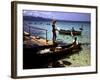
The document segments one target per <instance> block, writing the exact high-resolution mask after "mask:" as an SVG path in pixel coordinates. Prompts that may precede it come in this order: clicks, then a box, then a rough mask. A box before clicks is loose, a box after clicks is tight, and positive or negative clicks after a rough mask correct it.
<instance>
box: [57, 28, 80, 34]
mask: <svg viewBox="0 0 100 80" xmlns="http://www.w3.org/2000/svg"><path fill="white" fill-rule="evenodd" d="M59 34H65V35H81V31H71V30H62V29H61V30H59Z"/></svg>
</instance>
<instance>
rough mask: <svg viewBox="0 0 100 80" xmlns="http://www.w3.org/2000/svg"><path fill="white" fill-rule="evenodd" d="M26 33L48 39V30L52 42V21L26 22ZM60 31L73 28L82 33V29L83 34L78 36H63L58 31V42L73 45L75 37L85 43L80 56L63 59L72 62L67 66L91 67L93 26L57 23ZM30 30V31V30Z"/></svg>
mask: <svg viewBox="0 0 100 80" xmlns="http://www.w3.org/2000/svg"><path fill="white" fill-rule="evenodd" d="M23 25H24V28H23V29H24V31H27V32H29V33H30V34H31V35H34V36H39V37H41V38H46V30H47V39H48V40H52V23H51V22H50V21H24V22H23ZM55 26H56V28H57V29H58V30H60V29H64V30H71V29H72V27H74V29H75V30H76V31H80V28H81V27H82V28H83V30H82V34H81V35H78V36H71V35H61V34H59V32H58V31H56V33H57V40H58V41H63V42H64V43H72V42H73V39H74V37H77V39H78V42H79V43H83V45H82V48H83V49H82V51H80V52H79V53H78V54H74V55H72V56H70V57H69V58H65V59H63V60H64V61H69V62H71V65H66V64H65V65H66V66H74V67H75V66H89V65H90V63H91V54H90V53H91V52H90V49H91V48H90V47H91V46H90V44H91V25H90V23H88V22H71V21H70V22H69V21H57V23H56V24H55ZM29 29H30V30H29Z"/></svg>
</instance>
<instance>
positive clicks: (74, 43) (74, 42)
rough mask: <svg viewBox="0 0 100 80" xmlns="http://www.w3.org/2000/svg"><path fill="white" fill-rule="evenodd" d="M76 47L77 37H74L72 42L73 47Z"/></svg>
mask: <svg viewBox="0 0 100 80" xmlns="http://www.w3.org/2000/svg"><path fill="white" fill-rule="evenodd" d="M77 45H78V41H77V37H75V38H74V40H73V46H77Z"/></svg>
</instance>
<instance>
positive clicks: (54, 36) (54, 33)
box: [52, 20, 57, 44]
mask: <svg viewBox="0 0 100 80" xmlns="http://www.w3.org/2000/svg"><path fill="white" fill-rule="evenodd" d="M55 24H56V20H53V21H52V33H53V39H52V40H53V44H54V43H55V42H56V37H57V35H56V26H55Z"/></svg>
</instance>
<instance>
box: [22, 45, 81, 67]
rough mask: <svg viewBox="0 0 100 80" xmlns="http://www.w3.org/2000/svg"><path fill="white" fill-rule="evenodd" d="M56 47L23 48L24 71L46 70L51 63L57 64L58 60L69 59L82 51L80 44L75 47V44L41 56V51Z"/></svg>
mask: <svg viewBox="0 0 100 80" xmlns="http://www.w3.org/2000/svg"><path fill="white" fill-rule="evenodd" d="M52 47H56V46H52V45H50V46H40V47H34V48H23V49H24V50H23V51H24V58H23V59H24V60H23V61H24V65H23V68H24V69H32V68H45V67H47V65H48V64H49V63H51V62H56V61H58V60H61V59H64V58H66V57H69V56H70V55H72V54H75V53H77V52H79V51H81V49H82V48H81V46H80V44H78V45H76V46H73V44H69V45H67V46H60V47H61V49H60V50H57V51H52V50H50V51H48V52H46V53H42V54H41V50H44V49H50V48H52Z"/></svg>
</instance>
